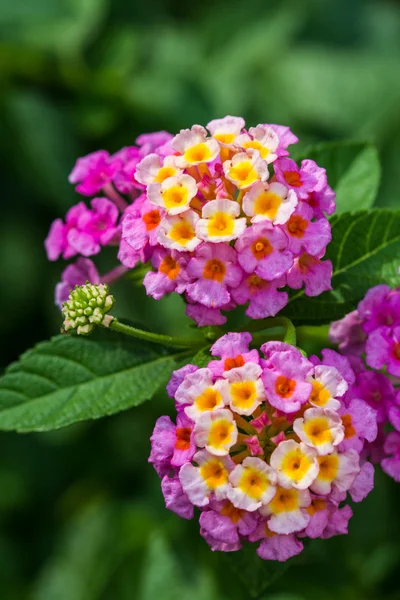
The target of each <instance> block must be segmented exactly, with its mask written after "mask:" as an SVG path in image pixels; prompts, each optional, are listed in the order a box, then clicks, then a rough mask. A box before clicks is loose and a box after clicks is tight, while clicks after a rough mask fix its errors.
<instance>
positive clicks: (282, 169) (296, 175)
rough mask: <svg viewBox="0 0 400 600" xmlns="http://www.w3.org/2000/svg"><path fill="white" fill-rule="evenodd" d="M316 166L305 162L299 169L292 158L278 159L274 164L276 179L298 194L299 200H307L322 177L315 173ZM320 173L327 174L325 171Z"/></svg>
mask: <svg viewBox="0 0 400 600" xmlns="http://www.w3.org/2000/svg"><path fill="white" fill-rule="evenodd" d="M314 165H315V163H314V161H311V160H303V162H302V163H301V168H299V167H298V166H297V164H296V163H295V162H294V160H292V159H291V158H278V160H277V161H275V163H274V169H275V177H276V179H277V181H279V183H282V184H283V185H285V186H286V187H288V188H289V189H291V190H293V191H294V192H296V195H297V197H298V198H299V199H301V200H306V199H307V197H308V194H309V193H310V192H312V191H313V190H314V189H315V188H316V187H317V185H318V182H319V177H321V174H320V173H315V172H314ZM315 166H316V165H315ZM320 171H323V172H325V170H324V169H320ZM325 177H326V176H325Z"/></svg>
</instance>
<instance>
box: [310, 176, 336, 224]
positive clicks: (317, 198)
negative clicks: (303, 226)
mask: <svg viewBox="0 0 400 600" xmlns="http://www.w3.org/2000/svg"><path fill="white" fill-rule="evenodd" d="M335 198H336V194H335V192H334V191H333V189H332V188H331V187H329V185H328V184H327V183H326V185H322V186H318V188H316V189H315V190H314V191H313V192H310V193H309V194H308V197H307V200H306V202H307V204H308V205H309V206H310V207H311V208H312V209H313V211H314V217H316V218H317V219H321V218H322V217H324V216H325V215H332V214H333V213H334V212H335V210H336V202H335Z"/></svg>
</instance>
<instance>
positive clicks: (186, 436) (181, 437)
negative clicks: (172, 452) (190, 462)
mask: <svg viewBox="0 0 400 600" xmlns="http://www.w3.org/2000/svg"><path fill="white" fill-rule="evenodd" d="M191 433H192V430H191V428H190V427H177V428H176V432H175V435H176V442H175V448H176V449H177V450H189V447H190V436H191Z"/></svg>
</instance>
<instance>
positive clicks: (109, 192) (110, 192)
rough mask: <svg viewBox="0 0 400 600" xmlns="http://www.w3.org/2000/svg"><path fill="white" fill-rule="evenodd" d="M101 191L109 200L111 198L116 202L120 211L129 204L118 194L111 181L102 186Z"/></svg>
mask: <svg viewBox="0 0 400 600" xmlns="http://www.w3.org/2000/svg"><path fill="white" fill-rule="evenodd" d="M103 192H104V194H105V195H106V196H108V198H109V199H110V200H112V201H113V202H114V204H116V206H117V207H118V208H119V210H120V211H121V212H122V213H123V212H124V210H125V209H126V208H128V206H129V204H128V203H127V202H126V200H125V199H124V198H123V197H122V196H121V195H120V194H118V192H117V191H116V190H115V189H114V186H113V184H112V183H107V184H106V185H105V186H104V187H103Z"/></svg>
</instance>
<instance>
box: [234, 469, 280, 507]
mask: <svg viewBox="0 0 400 600" xmlns="http://www.w3.org/2000/svg"><path fill="white" fill-rule="evenodd" d="M229 482H230V484H231V486H232V487H231V488H229V490H228V499H229V500H230V501H231V502H232V504H233V505H234V506H235V507H236V508H241V509H244V510H248V511H250V512H253V511H255V510H257V509H258V508H260V507H261V506H263V505H266V504H268V503H269V502H270V501H271V500H272V498H273V497H274V496H275V491H276V487H275V486H276V482H277V478H276V474H275V473H274V471H273V469H271V467H270V466H269V465H267V463H266V462H264V461H263V460H261V458H255V457H247V458H245V459H244V461H243V462H242V464H241V465H237V466H236V467H235V468H234V470H233V471H232V473H231V474H230V475H229Z"/></svg>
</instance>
